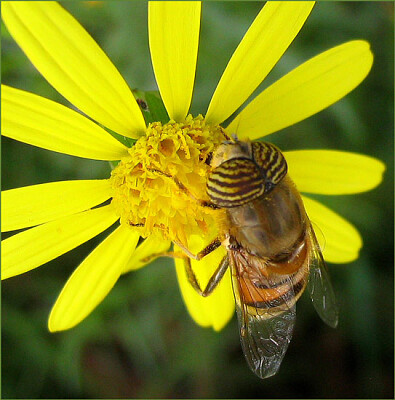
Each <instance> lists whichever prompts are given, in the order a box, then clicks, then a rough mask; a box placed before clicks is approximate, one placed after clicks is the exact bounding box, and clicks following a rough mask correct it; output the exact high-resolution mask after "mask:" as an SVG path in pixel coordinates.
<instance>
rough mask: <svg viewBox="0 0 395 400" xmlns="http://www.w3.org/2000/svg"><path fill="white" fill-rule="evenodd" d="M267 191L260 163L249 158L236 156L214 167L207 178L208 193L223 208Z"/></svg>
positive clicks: (212, 200) (233, 205)
mask: <svg viewBox="0 0 395 400" xmlns="http://www.w3.org/2000/svg"><path fill="white" fill-rule="evenodd" d="M264 191H265V178H264V176H263V175H262V172H261V170H260V168H259V167H258V165H257V164H256V163H255V162H254V161H252V160H251V159H248V158H234V159H231V160H227V161H224V162H223V163H222V164H220V165H219V166H218V167H217V168H214V169H213V170H212V171H211V173H210V174H209V176H208V178H207V194H208V196H209V198H210V200H211V202H212V203H214V204H215V205H216V206H218V207H221V208H232V207H238V206H241V205H243V204H246V203H248V202H250V201H252V200H254V199H256V198H258V197H260V196H262V194H263V193H264Z"/></svg>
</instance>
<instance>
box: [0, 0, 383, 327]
mask: <svg viewBox="0 0 395 400" xmlns="http://www.w3.org/2000/svg"><path fill="white" fill-rule="evenodd" d="M313 4H314V3H313V2H284V1H282V2H268V3H267V4H266V5H265V6H264V7H263V8H262V10H261V12H260V13H259V14H258V16H257V17H256V19H255V20H254V22H253V23H252V25H251V26H250V28H249V30H248V31H247V33H246V34H245V36H244V38H243V39H242V41H241V43H240V44H239V46H238V47H237V49H236V51H235V52H234V54H233V56H232V58H231V59H230V61H229V63H228V65H227V67H226V69H225V71H224V73H223V75H222V77H221V79H220V82H219V83H218V86H217V88H216V90H215V92H214V94H213V96H212V99H211V102H210V105H209V107H208V110H207V113H206V114H205V116H204V117H203V116H201V115H199V116H196V117H193V116H191V115H188V111H189V107H190V103H191V99H192V92H193V86H194V78H195V69H196V59H197V53H198V41H199V28H200V12H201V4H200V2H197V1H193V2H164V1H162V2H152V3H149V18H148V28H149V44H150V51H151V57H152V63H153V67H154V72H155V77H156V80H157V83H158V87H159V91H160V94H161V97H162V100H163V103H164V105H165V107H166V110H167V112H168V115H169V117H170V121H169V122H167V123H163V121H154V122H153V123H151V124H149V125H148V126H146V124H145V121H144V117H143V114H142V112H141V110H140V108H139V105H138V103H137V102H136V100H135V98H134V96H133V94H132V92H131V91H130V89H129V88H128V86H127V84H126V83H125V81H124V80H123V78H122V77H121V76H120V74H119V73H118V71H117V69H116V68H115V67H114V65H113V64H112V63H111V61H110V60H109V59H108V58H107V56H106V55H105V54H104V53H103V52H102V51H101V50H100V48H99V47H98V45H97V44H96V43H95V42H94V40H93V39H92V38H91V37H90V36H89V34H88V33H87V32H86V31H85V30H84V29H83V28H82V27H81V26H80V25H79V24H78V22H77V21H76V20H75V19H74V18H73V17H72V16H71V15H70V14H69V13H68V12H66V11H65V10H64V9H63V8H62V7H61V6H60V5H58V4H57V3H55V2H3V3H2V15H3V19H4V22H5V24H6V26H7V28H8V30H9V32H10V33H11V35H12V36H13V38H14V39H15V40H16V42H17V43H18V44H19V45H20V47H21V48H22V50H23V51H24V52H25V53H26V55H27V56H28V57H29V59H30V60H31V62H32V63H33V64H34V65H35V67H36V68H37V69H38V70H39V71H40V72H41V74H42V75H43V76H44V77H45V78H46V79H47V80H48V82H49V83H50V84H51V85H52V86H53V87H54V88H55V89H56V90H58V91H59V92H60V93H61V94H62V95H63V96H64V97H65V98H66V99H67V100H69V101H70V102H71V103H72V104H73V105H74V106H75V107H76V108H77V109H79V110H80V111H81V112H82V113H84V114H86V115H88V116H89V117H90V118H91V119H88V118H86V117H85V116H83V115H82V114H81V113H78V112H76V111H73V110H71V109H68V108H67V107H65V106H62V105H60V104H57V103H55V102H53V101H50V100H47V99H44V98H42V97H40V96H37V95H34V94H32V93H28V92H25V91H21V90H18V89H14V88H11V87H8V86H4V85H3V86H2V95H1V96H2V97H1V104H2V116H1V130H2V134H3V135H5V136H8V137H10V138H13V139H15V140H19V141H22V142H25V143H28V144H31V145H34V146H39V147H42V148H44V149H49V150H53V151H56V152H60V153H65V154H70V155H74V156H78V157H85V158H90V159H95V160H109V161H114V160H119V163H118V165H117V166H116V167H115V168H114V170H113V171H112V173H111V177H109V178H108V179H103V180H89V181H64V182H54V183H47V184H42V185H35V186H28V187H24V188H18V189H12V190H8V191H4V192H3V193H2V211H1V212H2V214H1V219H2V222H1V224H2V231H12V230H19V229H24V228H30V229H28V230H25V231H23V232H20V233H17V234H15V235H14V236H12V237H10V238H7V239H5V240H4V241H3V242H2V246H3V247H2V278H3V279H5V278H9V277H12V276H15V275H18V274H21V273H24V272H27V271H29V270H31V269H33V268H36V267H38V266H40V265H42V264H44V263H46V262H48V261H50V260H52V259H54V258H56V257H58V256H60V255H61V254H64V253H65V252H67V251H69V250H71V249H73V248H75V247H77V246H78V245H80V244H81V243H83V242H85V241H87V240H89V239H90V238H92V237H94V236H95V235H97V234H99V233H100V232H102V231H104V230H105V229H107V228H108V227H109V226H111V225H113V224H114V223H116V222H117V221H118V220H120V225H119V226H118V227H116V229H115V230H114V231H113V233H111V234H110V235H109V236H108V237H107V238H106V239H105V240H104V241H103V242H102V243H101V244H100V245H99V246H98V247H97V248H96V249H95V250H93V252H92V253H91V254H90V255H89V256H88V257H87V258H86V259H85V260H84V261H83V262H82V263H81V264H80V266H79V267H78V268H77V269H76V270H75V272H74V273H73V274H72V276H71V277H70V278H69V280H68V282H67V284H66V285H65V287H64V289H63V290H62V292H61V294H60V295H59V298H58V299H57V301H56V303H55V305H54V307H53V309H52V311H51V315H50V318H49V329H50V330H51V331H57V330H62V329H68V328H71V327H73V326H75V325H76V324H77V323H79V322H80V321H81V320H82V319H84V318H85V317H86V316H87V315H88V314H89V313H90V312H91V311H92V310H93V309H94V308H95V307H96V306H97V305H98V304H99V303H100V302H101V301H102V300H103V298H104V297H105V296H106V295H107V293H108V292H109V291H110V290H111V288H112V287H113V286H114V284H115V283H116V281H117V280H118V278H119V277H120V275H121V274H123V273H125V272H128V271H130V270H134V269H137V268H140V267H142V266H143V265H144V260H145V259H146V258H147V257H148V258H149V256H150V255H152V254H156V253H158V252H162V251H166V250H167V249H168V248H169V246H170V244H171V242H174V243H178V244H182V245H184V246H187V247H188V248H190V249H191V251H192V252H197V251H199V250H201V249H202V248H203V247H204V245H205V244H207V243H208V242H209V240H210V239H212V238H213V237H215V236H216V234H217V227H216V223H215V221H216V216H215V215H214V213H215V212H216V211H215V210H209V209H208V210H207V209H205V208H203V207H200V206H199V205H198V204H197V202H196V201H195V200H194V199H193V198H191V197H189V196H188V195H186V193H185V192H183V191H181V190H180V189H179V186H177V185H176V184H175V182H174V181H173V180H172V179H170V178H169V177H168V176H167V175H169V176H176V177H177V179H178V180H179V181H180V182H181V183H182V184H183V185H184V186H186V187H187V188H188V189H189V191H190V192H191V193H192V194H193V196H195V197H196V198H199V199H204V198H205V176H206V173H207V168H208V167H207V164H206V162H205V161H206V159H207V157H208V156H209V154H210V152H212V150H213V149H214V148H215V146H216V145H217V144H218V143H220V142H221V141H222V140H224V138H225V137H226V136H227V135H228V136H229V135H231V134H237V135H238V137H239V138H240V139H246V138H249V139H259V138H262V137H264V136H266V135H268V134H270V133H272V132H275V131H277V130H279V129H282V128H285V127H287V126H290V125H292V124H294V123H296V122H298V121H301V120H303V119H304V118H307V117H309V116H311V115H313V114H315V113H317V112H319V111H320V110H322V109H324V108H326V107H328V106H329V105H331V104H333V103H334V102H336V101H337V100H339V99H340V98H342V97H343V96H345V95H346V94H347V93H348V92H350V91H351V90H352V89H354V88H355V87H356V86H357V85H358V84H359V83H360V82H361V81H362V80H363V79H364V78H365V77H366V75H367V74H368V72H369V70H370V68H371V65H372V62H373V55H372V53H371V51H370V48H369V44H368V43H367V42H365V41H362V40H356V41H351V42H347V43H344V44H342V45H339V46H337V47H334V48H332V49H330V50H327V51H325V52H323V53H321V54H319V55H318V56H316V57H314V58H312V59H311V60H309V61H307V62H305V63H304V64H302V65H301V66H299V67H298V68H296V69H294V70H293V71H291V72H290V73H288V74H287V75H285V76H284V77H283V78H282V79H280V80H278V81H277V82H275V83H274V84H272V85H271V86H269V87H268V88H267V89H266V90H264V91H263V92H262V93H261V94H259V95H258V96H257V97H256V98H255V99H254V100H253V101H251V102H250V103H249V104H248V106H247V107H245V108H244V109H243V110H242V111H241V112H240V113H239V114H238V115H237V116H236V118H234V119H233V121H232V122H231V123H230V124H229V125H228V126H226V127H223V126H221V124H222V123H224V121H225V120H227V119H228V118H229V117H230V116H232V114H233V113H234V112H235V111H236V110H237V109H238V108H239V107H240V106H241V105H242V104H243V103H244V102H245V101H246V100H247V99H248V98H249V96H250V95H251V94H252V92H253V91H254V90H255V89H256V88H257V86H258V85H259V84H260V83H261V82H262V81H263V79H264V78H265V77H266V75H267V74H268V73H269V72H270V70H271V69H272V68H273V67H274V65H275V64H276V62H277V61H278V60H279V58H280V57H281V56H282V54H283V53H284V52H285V50H286V49H287V48H288V46H289V45H290V43H291V42H292V40H293V39H294V38H295V36H296V35H297V34H298V32H299V30H300V29H301V27H302V26H303V24H304V22H305V20H306V19H307V17H308V15H309V13H310V11H311V9H312V7H313ZM92 120H93V121H96V123H95V122H93V121H92ZM102 126H103V127H105V128H107V129H109V130H111V131H113V132H115V133H117V134H119V135H122V136H124V137H126V138H132V139H134V140H136V142H135V144H134V143H133V144H134V145H133V146H130V147H127V146H125V145H124V144H122V143H121V142H120V141H118V140H116V139H115V138H114V136H113V135H110V134H109V133H108V131H106V130H105V129H104V128H103V127H102ZM134 140H133V141H130V143H132V142H134ZM284 155H285V157H286V159H287V162H288V167H289V174H290V176H291V177H292V179H293V181H294V182H295V183H296V185H297V187H298V189H299V190H300V191H302V192H307V193H318V194H328V195H337V194H348V193H358V192H362V191H366V190H370V189H372V188H374V187H375V186H377V185H378V184H379V183H380V181H381V179H382V173H383V171H384V165H383V164H382V163H381V162H380V161H378V160H375V159H373V158H371V157H367V156H364V155H360V154H353V153H347V152H340V151H330V150H303V151H302V150H300V151H288V152H284ZM109 199H111V202H110V203H106V204H104V202H106V201H107V200H109ZM303 199H304V203H305V207H306V210H307V213H308V215H309V216H310V218H311V220H313V221H314V222H315V223H316V224H317V225H318V227H319V228H320V230H321V231H322V233H323V236H324V237H325V242H326V244H325V248H324V256H325V258H326V259H327V260H328V261H330V262H335V263H345V262H350V261H352V260H354V259H356V258H357V257H358V252H359V250H360V248H361V246H362V241H361V238H360V235H359V233H358V231H357V230H356V229H355V228H354V227H353V226H352V225H351V224H350V223H349V222H347V221H345V220H344V219H343V218H342V217H340V216H339V215H337V214H336V213H334V212H333V211H331V210H329V209H328V208H327V207H325V206H324V205H322V204H320V203H319V202H317V201H315V200H312V199H310V198H308V197H306V196H304V197H303ZM140 237H142V238H144V239H145V240H144V241H142V242H140V244H139V239H140ZM224 251H225V250H224V249H222V248H219V249H217V250H216V251H215V252H213V253H212V254H210V255H208V256H207V257H205V258H204V259H203V260H201V261H199V262H197V261H192V266H193V268H194V270H195V272H196V275H197V278H198V280H199V281H200V282H201V284H202V286H205V282H207V281H208V279H209V277H210V276H211V274H212V272H213V271H214V269H215V268H216V266H217V265H218V262H219V260H220V259H221V257H222V255H223V254H224ZM175 263H176V271H177V276H178V279H179V284H180V287H181V291H182V294H183V297H184V301H185V303H186V305H187V307H188V310H189V312H190V314H191V315H192V317H193V318H194V319H195V321H196V322H197V323H198V324H200V325H202V326H212V327H213V328H214V329H215V330H219V329H221V328H222V327H223V326H224V325H225V324H226V323H227V322H228V321H229V319H230V318H231V317H232V315H233V312H234V300H233V295H232V290H231V283H230V277H229V272H228V273H227V275H225V277H224V279H223V280H222V282H221V283H220V285H219V286H218V288H216V290H215V291H214V293H213V294H212V295H211V296H209V297H207V298H202V297H200V296H198V295H197V294H196V293H195V292H194V290H193V288H192V287H191V286H190V284H189V283H188V281H187V279H186V277H185V271H184V267H183V265H182V261H181V260H176V262H175Z"/></svg>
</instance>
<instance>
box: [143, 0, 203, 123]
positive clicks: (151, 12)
mask: <svg viewBox="0 0 395 400" xmlns="http://www.w3.org/2000/svg"><path fill="white" fill-rule="evenodd" d="M200 9H201V5H200V1H150V2H149V6H148V33H149V45H150V51H151V59H152V65H153V67H154V72H155V77H156V81H157V83H158V87H159V91H160V94H161V97H162V99H163V102H164V104H165V107H166V110H167V112H168V114H169V116H170V118H171V119H174V120H175V121H182V120H183V119H184V118H185V117H186V115H187V113H188V110H189V106H190V104H191V99H192V92H193V83H194V80H195V70H196V59H197V51H198V44H199V29H200Z"/></svg>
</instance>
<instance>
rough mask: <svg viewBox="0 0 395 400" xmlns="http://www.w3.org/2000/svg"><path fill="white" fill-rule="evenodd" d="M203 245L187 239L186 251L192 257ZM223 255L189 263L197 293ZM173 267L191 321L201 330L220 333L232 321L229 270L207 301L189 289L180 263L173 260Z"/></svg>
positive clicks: (210, 255)
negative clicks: (196, 282) (202, 328)
mask: <svg viewBox="0 0 395 400" xmlns="http://www.w3.org/2000/svg"><path fill="white" fill-rule="evenodd" d="M205 245H207V243H206V242H204V241H203V240H202V239H201V238H198V237H193V238H191V243H190V247H191V250H193V251H194V252H195V254H196V253H197V252H199V251H200V250H202V249H203V248H204V247H205ZM224 255H225V251H224V249H223V248H222V247H221V248H219V249H217V250H215V251H214V252H212V253H211V254H209V255H207V256H206V257H204V258H203V259H202V260H201V261H195V260H192V268H193V270H194V272H195V275H196V278H197V280H198V282H199V284H200V287H201V289H204V288H205V287H206V285H207V282H208V280H209V279H210V277H211V275H212V274H213V273H214V271H215V269H216V268H217V267H218V265H219V263H220V261H221V260H222V257H223V256H224ZM175 263H176V271H177V277H178V283H179V285H180V289H181V294H182V296H183V299H184V302H185V304H186V306H187V309H188V311H189V313H190V315H191V316H192V318H193V319H194V320H195V322H196V323H197V324H199V325H201V326H203V327H213V329H214V330H215V331H219V330H221V329H222V328H223V327H224V326H225V325H226V324H227V323H228V322H229V320H230V319H231V318H232V316H233V314H234V309H235V302H234V298H233V292H232V284H231V278H230V270H229V269H228V271H226V273H225V275H224V277H223V278H222V280H221V282H220V283H219V285H218V286H217V287H216V288H215V289H214V291H213V293H212V294H210V295H209V296H208V297H201V296H200V295H199V294H197V292H196V291H195V290H194V289H193V287H192V286H191V284H190V283H189V281H188V279H187V277H186V273H185V266H184V261H183V260H181V259H177V258H176V259H175Z"/></svg>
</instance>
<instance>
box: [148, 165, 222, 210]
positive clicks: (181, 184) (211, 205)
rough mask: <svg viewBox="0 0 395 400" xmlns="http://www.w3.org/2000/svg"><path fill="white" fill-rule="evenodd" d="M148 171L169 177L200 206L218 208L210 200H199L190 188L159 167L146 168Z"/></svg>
mask: <svg viewBox="0 0 395 400" xmlns="http://www.w3.org/2000/svg"><path fill="white" fill-rule="evenodd" d="M148 170H149V171H151V172H155V173H157V174H159V175H162V176H166V177H167V178H169V179H171V180H172V181H173V182H174V183H175V184H176V185H177V186H178V188H179V189H180V190H181V191H182V192H184V193H185V194H186V195H187V196H188V197H190V198H191V199H192V200H194V201H196V203H198V204H199V205H200V206H201V207H209V208H212V209H218V208H219V207H218V206H216V205H215V204H213V203H211V202H210V201H206V200H201V199H198V198H197V197H195V196H194V195H193V194H192V193H191V192H190V190H189V189H188V188H187V187H186V186H185V185H184V184H183V183H182V182H181V181H180V180H179V179H178V178H177V177H176V176H172V175H170V174H168V173H166V172H163V171H161V170H159V169H155V168H148Z"/></svg>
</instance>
